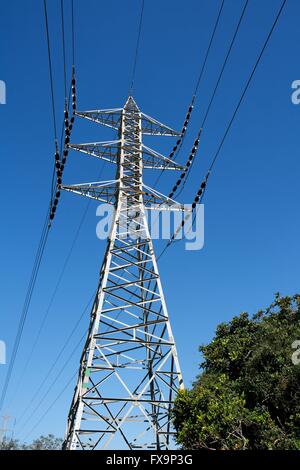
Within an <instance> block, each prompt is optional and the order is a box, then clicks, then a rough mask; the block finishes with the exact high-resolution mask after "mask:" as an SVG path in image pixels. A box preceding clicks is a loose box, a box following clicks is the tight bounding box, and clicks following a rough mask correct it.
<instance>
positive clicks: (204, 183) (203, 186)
mask: <svg viewBox="0 0 300 470" xmlns="http://www.w3.org/2000/svg"><path fill="white" fill-rule="evenodd" d="M205 186H206V181H202V183H201V188H202V189H204V188H205Z"/></svg>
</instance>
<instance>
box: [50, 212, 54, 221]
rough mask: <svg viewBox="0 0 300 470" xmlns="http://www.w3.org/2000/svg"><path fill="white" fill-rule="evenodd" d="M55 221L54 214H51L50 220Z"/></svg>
mask: <svg viewBox="0 0 300 470" xmlns="http://www.w3.org/2000/svg"><path fill="white" fill-rule="evenodd" d="M53 219H54V214H53V213H52V212H51V214H50V220H53Z"/></svg>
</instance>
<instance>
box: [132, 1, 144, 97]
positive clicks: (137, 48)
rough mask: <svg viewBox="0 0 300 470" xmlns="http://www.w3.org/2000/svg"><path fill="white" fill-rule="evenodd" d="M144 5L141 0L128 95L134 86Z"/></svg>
mask: <svg viewBox="0 0 300 470" xmlns="http://www.w3.org/2000/svg"><path fill="white" fill-rule="evenodd" d="M144 7H145V0H142V3H141V13H140V19H139V27H138V35H137V40H136V47H135V53H134V59H133V67H132V75H131V81H130V87H129V95H131V94H132V92H133V86H134V81H135V72H136V65H137V60H138V54H139V48H140V41H141V33H142V25H143V15H144Z"/></svg>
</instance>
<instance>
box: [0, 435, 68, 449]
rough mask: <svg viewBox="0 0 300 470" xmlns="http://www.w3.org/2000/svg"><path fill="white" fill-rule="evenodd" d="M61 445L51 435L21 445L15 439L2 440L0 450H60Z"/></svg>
mask: <svg viewBox="0 0 300 470" xmlns="http://www.w3.org/2000/svg"><path fill="white" fill-rule="evenodd" d="M62 443H63V441H62V439H59V438H57V437H55V436H53V434H48V436H40V437H39V438H38V439H35V440H34V441H33V442H32V443H31V444H21V443H20V442H19V441H18V440H17V439H13V438H11V439H7V438H4V439H3V440H2V441H1V442H0V450H61V447H62Z"/></svg>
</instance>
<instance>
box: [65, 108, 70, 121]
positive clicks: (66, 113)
mask: <svg viewBox="0 0 300 470" xmlns="http://www.w3.org/2000/svg"><path fill="white" fill-rule="evenodd" d="M68 117H69V113H68V110H67V109H65V119H68Z"/></svg>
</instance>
